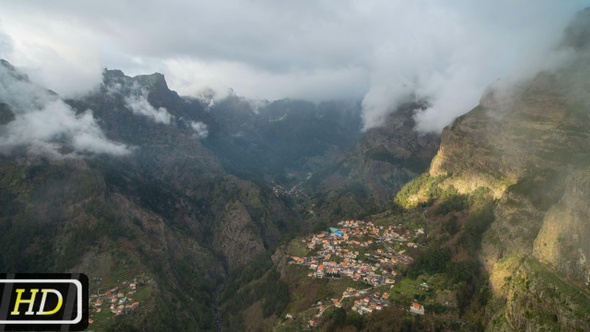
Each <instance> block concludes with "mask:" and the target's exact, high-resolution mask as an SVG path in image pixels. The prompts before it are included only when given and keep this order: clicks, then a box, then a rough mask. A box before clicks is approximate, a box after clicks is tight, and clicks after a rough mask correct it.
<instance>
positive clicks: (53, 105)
mask: <svg viewBox="0 0 590 332" xmlns="http://www.w3.org/2000/svg"><path fill="white" fill-rule="evenodd" d="M8 66H9V65H7V64H4V63H3V64H1V65H0V101H1V102H2V103H3V104H4V105H5V106H4V109H5V112H10V120H9V121H7V123H5V124H1V125H0V153H1V154H4V155H9V154H11V153H13V152H14V151H15V150H17V149H25V150H26V151H27V153H31V154H35V155H46V156H50V157H59V158H61V157H77V156H82V155H92V154H111V155H118V156H120V155H125V154H128V153H130V149H129V148H128V147H127V146H125V145H124V144H120V143H117V142H113V141H111V140H109V139H108V138H106V137H105V135H104V133H103V132H102V130H101V128H100V127H99V125H98V123H97V122H96V120H95V119H94V117H93V115H92V111H91V110H86V111H85V112H83V113H81V114H76V112H75V111H74V110H73V109H72V108H71V107H70V106H69V105H68V104H66V103H65V102H64V101H63V100H62V99H61V98H60V97H59V96H58V95H56V94H54V93H52V92H50V91H48V90H45V89H44V88H42V87H40V86H38V85H35V84H33V83H31V82H30V81H28V78H27V77H26V76H24V75H22V74H19V73H18V72H16V71H15V70H14V69H13V68H9V67H8ZM64 151H67V152H64Z"/></svg>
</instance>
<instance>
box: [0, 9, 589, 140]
mask: <svg viewBox="0 0 590 332" xmlns="http://www.w3.org/2000/svg"><path fill="white" fill-rule="evenodd" d="M588 6H590V0H571V1H563V0H537V1H530V0H493V1H492V0H484V1H472V0H447V1H438V0H414V1H407V0H373V1H357V0H326V1H311V2H310V1H291V2H285V1H282V2H276V1H270V0H256V1H239V0H227V1H218V2H214V1H213V2H212V1H204V0H195V1H190V2H187V1H172V2H165V3H164V2H161V1H155V0H145V1H143V2H142V14H141V15H134V14H135V13H136V12H137V4H136V3H134V2H132V1H117V0H104V1H101V2H100V4H91V5H89V4H88V3H86V2H79V3H78V2H72V1H67V0H54V1H38V2H31V1H4V2H0V13H1V14H0V19H1V20H2V22H1V23H2V25H1V26H0V28H1V29H2V31H4V32H5V34H6V35H8V36H9V37H10V39H11V40H12V46H11V47H12V49H11V51H10V52H8V53H10V54H9V55H10V56H9V57H8V58H9V60H12V61H13V62H15V63H17V64H18V65H19V66H21V67H26V68H28V69H30V70H29V71H28V72H29V74H30V76H31V78H32V79H34V80H36V81H38V82H42V83H43V85H44V86H48V87H49V88H51V89H54V90H55V91H57V92H59V93H61V94H62V95H69V93H73V92H75V90H83V89H82V88H83V87H86V88H88V87H89V86H91V83H92V82H96V81H98V80H99V78H100V72H101V69H102V68H104V67H108V68H118V69H122V70H123V71H124V72H126V73H128V74H130V75H135V74H144V73H151V72H156V71H157V72H161V73H163V74H164V75H166V77H167V78H168V82H169V84H170V87H171V88H172V89H175V90H177V91H179V92H180V93H181V94H185V95H192V96H200V95H201V96H202V95H203V91H208V92H211V91H213V92H214V93H213V94H212V95H213V96H215V98H222V97H223V96H225V95H227V94H228V93H229V91H231V90H230V89H233V91H235V93H236V94H238V95H240V96H245V97H247V98H251V99H262V100H264V99H268V100H273V99H280V98H285V97H289V98H302V99H307V100H313V101H321V100H329V99H337V98H347V99H350V98H358V99H363V108H364V112H363V119H364V122H365V129H368V128H371V127H375V126H379V125H380V124H381V123H382V119H383V117H384V116H386V115H387V114H388V113H390V112H392V111H393V110H395V109H396V107H397V105H399V104H400V103H403V102H404V101H406V100H407V99H408V98H419V99H427V100H428V101H429V105H430V108H428V109H427V110H425V111H423V112H421V113H420V114H419V115H418V116H417V117H416V119H417V121H418V129H419V130H421V131H440V130H441V129H442V128H443V127H444V126H445V125H447V124H449V123H450V122H452V121H453V119H454V118H455V117H457V116H458V115H461V114H463V113H465V112H468V111H469V110H470V109H472V108H473V107H474V106H476V105H477V103H478V101H479V99H480V98H481V95H482V94H483V92H484V91H485V90H486V88H487V87H488V86H489V84H491V83H493V82H496V81H497V80H499V79H500V80H502V81H506V82H509V81H512V80H513V79H512V78H510V77H509V76H512V75H516V76H521V75H522V74H523V73H526V72H535V71H536V70H538V69H539V68H534V67H532V66H531V65H530V64H531V63H532V64H534V63H539V61H538V60H539V59H541V58H543V57H545V56H546V52H548V50H550V49H551V47H552V46H554V45H555V43H556V41H557V40H558V39H559V37H560V35H561V33H562V30H563V28H564V27H565V26H566V25H567V23H568V21H569V20H570V19H571V18H572V17H573V15H574V13H576V12H577V11H579V10H580V9H582V8H585V7H588ZM171 21H173V22H174V24H170V22H171ZM39 22H44V23H43V25H39ZM0 39H2V38H0ZM4 39H5V40H7V38H4ZM74 75H76V77H77V80H76V81H75V82H77V85H73V84H65V83H64V82H65V81H67V80H63V79H62V77H73V76H74ZM66 92H67V94H64V93H66ZM207 96H211V93H207ZM208 100H210V99H208ZM150 111H151V110H150ZM155 111H156V113H157V112H158V110H155ZM148 113H151V112H148ZM160 116H163V119H164V118H165V117H166V116H165V114H163V113H161V114H160ZM164 121H166V120H165V119H164Z"/></svg>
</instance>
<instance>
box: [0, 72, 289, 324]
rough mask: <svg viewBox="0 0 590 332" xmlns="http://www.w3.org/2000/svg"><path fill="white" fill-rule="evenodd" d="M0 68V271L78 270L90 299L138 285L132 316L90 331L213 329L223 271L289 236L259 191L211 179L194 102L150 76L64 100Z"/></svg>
mask: <svg viewBox="0 0 590 332" xmlns="http://www.w3.org/2000/svg"><path fill="white" fill-rule="evenodd" d="M1 69H2V71H1V74H2V104H1V105H2V108H1V110H2V111H1V117H2V119H3V120H2V125H0V135H1V136H2V139H3V143H2V154H1V155H0V169H1V171H0V173H1V174H2V175H1V177H0V184H1V185H0V211H1V213H0V227H1V229H2V231H1V232H0V238H1V241H0V242H1V243H2V245H1V247H2V250H3V252H2V254H0V270H2V271H8V272H60V271H78V272H80V271H82V272H84V273H86V274H88V276H89V278H90V279H91V281H92V282H91V292H92V294H96V293H97V292H98V291H99V290H100V291H102V292H104V291H105V290H107V289H109V288H113V289H114V288H117V287H121V282H126V283H127V282H131V281H132V280H141V281H142V283H143V285H144V289H145V290H144V291H143V293H141V301H140V303H141V304H140V309H139V310H137V311H135V312H133V313H132V314H129V315H124V316H121V317H120V318H119V319H117V320H116V322H115V324H114V325H113V324H111V322H112V319H113V318H114V315H112V316H113V318H109V317H110V316H108V315H107V317H103V318H102V320H97V321H99V322H98V323H97V324H99V325H98V327H99V328H100V329H104V328H105V327H107V326H111V328H116V329H123V330H125V329H127V328H129V326H136V327H137V326H151V328H152V329H154V330H161V329H168V328H174V329H178V330H187V329H205V330H211V329H214V328H215V319H214V317H215V312H214V307H215V306H214V301H215V291H216V287H218V285H220V284H221V283H222V282H223V280H224V279H225V278H226V277H227V274H228V272H229V271H232V270H234V269H236V268H237V267H240V266H243V265H244V264H247V263H248V262H249V261H250V260H251V259H253V258H254V257H255V256H256V255H258V254H260V253H262V252H264V251H265V250H266V248H269V247H271V246H272V245H273V244H275V243H277V242H278V241H279V240H280V238H281V237H282V236H283V235H284V234H287V233H289V232H292V231H294V230H296V229H297V227H298V226H297V225H296V224H295V223H294V222H293V220H294V219H293V214H292V213H291V212H289V211H288V209H287V208H286V206H285V203H284V202H283V201H282V200H281V199H279V198H277V197H276V196H275V195H274V194H273V192H272V190H271V189H270V188H269V187H267V186H265V185H259V184H256V183H254V182H252V181H248V180H242V179H240V178H237V177H236V176H233V175H231V174H229V173H227V172H226V171H225V170H224V168H223V166H222V164H221V163H220V161H219V159H218V158H217V157H216V156H215V155H214V154H213V153H211V152H210V151H209V150H208V149H207V148H206V147H204V146H203V144H202V143H201V139H202V137H203V136H204V134H203V128H206V127H205V126H206V125H204V124H203V123H202V121H203V120H205V121H206V115H207V114H206V112H205V110H204V108H203V106H202V105H201V104H200V103H199V102H197V101H190V100H185V99H182V98H180V97H179V96H178V95H177V94H176V93H175V92H173V91H170V90H169V89H168V87H167V85H166V82H165V80H164V78H163V76H162V75H160V74H153V75H148V76H138V77H133V78H131V77H127V76H125V75H124V74H123V73H122V72H120V71H110V70H107V71H105V72H104V78H103V83H102V84H101V86H100V87H99V88H98V89H97V90H96V91H94V92H92V93H90V94H89V95H87V96H85V97H83V98H79V99H75V100H66V101H64V100H62V99H61V98H60V97H59V96H57V95H56V94H55V93H53V92H50V91H47V90H45V89H43V88H42V87H39V86H35V85H34V84H33V83H31V82H30V81H29V80H28V78H27V77H26V76H25V75H23V74H21V73H19V72H18V71H17V70H16V69H15V68H14V67H12V66H11V65H9V64H8V63H7V62H3V63H2V68H1ZM13 90H14V91H16V92H18V94H14V93H11V92H12V91H13ZM38 122H39V126H36V124H37V123H38ZM196 123H201V125H200V126H195V124H196ZM49 128H50V129H49ZM195 128H196V129H195ZM40 130H41V131H42V130H47V131H48V133H47V134H45V133H44V132H39V131H40ZM50 130H51V131H50ZM22 137H24V138H25V139H22ZM29 137H33V138H34V140H33V139H29ZM138 297H139V295H138ZM105 311H107V310H106V308H105ZM101 324H102V325H101Z"/></svg>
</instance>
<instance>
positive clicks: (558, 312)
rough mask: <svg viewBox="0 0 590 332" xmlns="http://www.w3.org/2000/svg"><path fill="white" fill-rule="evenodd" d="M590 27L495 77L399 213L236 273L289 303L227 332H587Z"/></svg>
mask: <svg viewBox="0 0 590 332" xmlns="http://www.w3.org/2000/svg"><path fill="white" fill-rule="evenodd" d="M589 31H590V9H586V10H584V11H582V12H580V13H579V14H578V15H577V16H576V18H575V19H574V21H573V22H572V23H571V24H570V25H569V27H568V28H567V29H566V30H565V32H564V36H563V41H562V42H561V44H560V45H559V46H558V48H557V49H555V52H556V53H558V54H560V55H561V56H562V59H563V61H561V62H560V63H559V64H555V63H553V64H552V65H551V66H549V67H545V69H544V70H542V71H541V72H539V73H538V74H536V75H535V76H534V77H532V78H530V79H522V80H520V81H519V82H518V83H510V84H508V83H504V82H501V81H500V82H496V83H494V84H493V85H492V86H491V87H490V88H489V90H488V91H487V92H486V93H485V94H484V96H483V97H482V99H481V101H480V104H479V105H478V106H477V107H475V108H474V109H473V110H471V111H470V112H468V113H467V114H465V115H463V116H461V117H459V118H458V119H456V120H455V121H454V122H453V124H452V125H450V126H448V127H447V128H445V129H444V131H443V133H442V137H441V144H440V148H439V149H438V151H437V152H436V156H435V157H434V159H433V160H432V163H431V164H430V167H429V168H428V169H427V170H426V172H425V173H423V174H422V175H420V176H418V177H416V178H414V179H413V180H411V181H409V182H408V183H407V184H406V185H405V186H403V188H402V189H401V190H400V191H399V192H398V193H397V195H396V197H395V199H394V202H393V204H392V205H391V206H390V209H389V210H388V211H384V212H382V213H377V214H372V215H368V216H364V217H363V220H362V221H363V223H358V222H357V221H354V220H352V221H351V220H350V219H353V218H354V219H356V218H355V216H354V214H352V213H350V212H349V213H350V214H346V213H343V214H342V215H341V219H342V220H343V221H342V222H340V223H337V222H338V219H336V220H332V221H331V222H329V223H328V224H327V225H326V226H330V227H335V229H330V230H328V229H325V231H324V232H319V231H320V229H318V232H316V233H312V234H308V235H306V236H302V237H298V238H296V239H294V240H292V241H290V242H289V243H288V244H285V245H283V246H280V247H279V248H278V249H277V250H276V251H275V254H274V255H273V256H272V257H271V258H269V260H272V262H273V264H272V265H270V266H267V270H266V272H258V273H257V274H256V273H254V274H253V276H251V275H250V274H249V275H248V276H249V277H244V278H241V279H237V281H236V282H235V284H237V285H241V286H240V287H238V291H237V292H235V289H233V288H232V289H231V291H232V292H234V293H236V294H237V295H238V296H246V294H247V292H246V290H248V289H260V287H261V286H260V285H261V284H264V283H265V282H269V281H272V282H273V283H278V284H279V285H281V287H283V288H286V289H287V291H286V292H287V293H288V294H291V296H290V298H289V299H288V300H289V301H288V302H286V303H283V302H281V301H284V300H281V301H278V303H281V306H280V308H281V309H282V310H279V312H270V311H268V310H264V308H265V304H266V302H267V301H268V298H265V297H263V296H262V297H250V299H251V302H249V303H248V304H247V305H242V306H241V307H240V309H239V310H231V309H227V311H228V312H229V314H230V315H231V319H230V320H229V325H228V327H230V328H231V327H235V326H237V327H244V328H247V329H252V330H254V329H257V328H262V329H274V330H294V329H304V328H309V327H310V326H318V327H317V328H319V329H321V330H350V331H354V330H487V331H541V330H547V331H585V330H589V329H590V326H588V321H589V318H590V310H589V309H590V292H589V290H588V285H589V284H590V280H589V279H588V276H589V272H590V271H589V265H588V264H589V263H588V257H589V256H588V255H589V254H590V252H589V250H590V247H589V246H588V244H587V242H586V241H585V240H584V239H585V236H586V235H588V234H589V233H588V232H589V229H590V228H589V227H590V223H589V222H588V216H589V215H590V214H589V211H588V204H587V200H588V197H589V196H588V195H589V190H590V188H589V184H590V180H589V176H590V173H589V170H590V162H589V161H590V133H589V132H588V128H589V127H590V95H589V94H588V91H590V80H588V77H589V74H590V72H589V70H590V52H589V45H590V38H589V36H590V33H589ZM409 109H415V107H409ZM408 121H409V120H408ZM369 135H370V134H367V135H366V136H365V137H363V138H362V139H361V142H365V141H366V140H370V138H369V137H370V136H369ZM385 142H392V138H391V136H389V138H388V139H387V140H385ZM398 142H399V141H398ZM410 142H414V144H417V143H416V138H413V139H411V140H410ZM362 144H363V143H361V144H359V145H360V146H362ZM393 146H399V143H397V144H395V145H393ZM384 148H385V149H387V148H388V145H385V144H384ZM385 149H381V150H385ZM353 151H355V150H353ZM365 151H367V150H365ZM369 151H370V149H369ZM388 151H391V150H389V149H388ZM415 151H416V150H414V152H415ZM419 155H420V154H419ZM365 156H367V154H365ZM349 158H350V157H349ZM389 158H391V159H392V160H393V158H392V157H389ZM389 158H388V159H389ZM397 158H399V157H397ZM359 159H363V158H359ZM369 159H371V158H364V159H363V160H364V162H365V163H367V162H368V160H369ZM380 159H382V160H383V159H386V158H380ZM357 165H359V164H357ZM402 165H403V163H402ZM351 173H352V172H351ZM346 175H347V173H346V172H344V173H343V174H339V173H337V172H336V173H332V175H329V176H328V177H326V178H324V179H323V181H326V182H325V183H329V181H330V178H331V177H334V178H339V179H345V178H346ZM376 176H377V177H379V176H383V175H382V173H376ZM351 178H353V179H354V178H355V176H351ZM361 178H362V176H361ZM373 178H374V177H373ZM365 181H368V183H370V180H365ZM366 188H371V186H370V185H369V186H367V187H366ZM355 208H357V209H360V208H362V207H358V206H355ZM337 231H340V232H342V233H344V236H345V237H344V239H342V237H341V236H342V235H335V234H336V232H337ZM392 231H394V232H395V235H392V234H393V233H392ZM402 235H403V239H402ZM394 259H395V260H394ZM392 262H393V263H392ZM320 266H321V268H320ZM328 267H329V268H330V269H332V268H333V267H335V268H336V269H337V272H336V273H335V274H334V272H330V273H331V274H333V275H334V276H335V277H330V274H328V273H327V272H325V271H326V270H327V269H328ZM351 269H352V271H351ZM392 269H393V270H395V271H396V274H393V273H392V272H391V270H392ZM310 272H311V273H310ZM386 277H387V278H390V280H391V281H394V282H393V283H389V284H388V283H387V282H384V281H383V280H384V279H386ZM354 278H357V280H358V281H354V280H353V279H354ZM277 280H278V281H277ZM363 280H364V281H363ZM392 284H393V286H392ZM230 285H231V284H230ZM350 287H352V289H351V288H350ZM384 293H387V294H388V297H387V298H384V297H383V296H382V295H383V294H384ZM377 308H378V309H377ZM423 310H424V311H423ZM408 311H410V312H414V313H418V314H417V315H413V314H409V313H408ZM359 312H360V313H361V314H359ZM371 312H372V313H371ZM422 312H425V315H424V316H422V315H421V313H422ZM253 322H256V323H253ZM240 324H241V325H240Z"/></svg>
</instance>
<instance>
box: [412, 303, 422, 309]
mask: <svg viewBox="0 0 590 332" xmlns="http://www.w3.org/2000/svg"><path fill="white" fill-rule="evenodd" d="M421 306H422V305H420V303H418V302H414V303H412V307H414V308H420V307H421Z"/></svg>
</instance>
